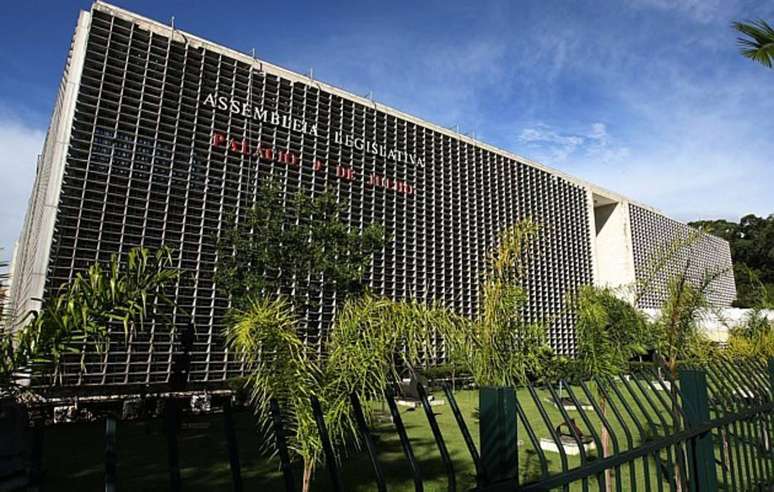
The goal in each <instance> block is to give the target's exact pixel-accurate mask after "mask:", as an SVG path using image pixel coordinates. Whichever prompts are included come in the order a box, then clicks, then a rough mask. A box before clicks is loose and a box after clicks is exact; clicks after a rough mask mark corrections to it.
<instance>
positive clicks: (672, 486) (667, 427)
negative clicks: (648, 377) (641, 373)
mask: <svg viewBox="0 0 774 492" xmlns="http://www.w3.org/2000/svg"><path fill="white" fill-rule="evenodd" d="M631 379H632V381H634V386H635V387H636V388H637V389H638V390H639V391H640V393H641V394H642V396H643V397H644V398H645V401H646V402H647V404H648V405H649V406H650V407H651V408H652V409H653V413H654V414H655V415H656V418H658V420H659V421H660V422H661V425H662V428H663V429H664V432H665V433H666V432H669V431H671V430H674V429H677V428H679V427H678V426H677V425H675V424H676V422H675V418H674V413H673V412H674V411H675V410H674V409H673V408H671V407H670V406H669V405H668V404H663V410H664V411H666V414H667V415H669V416H670V418H671V420H672V422H671V424H670V423H669V422H667V420H666V419H665V418H664V413H665V412H664V411H662V409H659V406H658V405H657V404H656V403H655V402H654V401H653V399H651V397H650V394H649V393H650V391H646V390H645V388H643V386H642V383H640V380H639V378H637V377H636V376H633V377H632V378H631ZM648 388H649V389H651V390H652V389H653V388H652V387H651V386H650V385H648ZM632 391H633V388H632ZM634 398H637V397H636V396H634ZM638 400H639V399H638ZM659 402H660V403H662V401H661V400H659ZM679 453H680V449H679V448H675V455H676V456H678V460H679ZM666 457H667V458H666V459H667V463H666V466H665V468H666V471H667V473H666V478H667V483H668V484H669V490H671V491H675V490H677V483H676V482H677V480H678V479H679V478H681V477H678V476H677V474H674V475H670V474H669V472H670V471H671V470H674V464H675V461H676V460H673V459H672V447H671V446H669V447H667V448H666ZM654 458H655V459H657V460H658V462H659V463H658V464H659V466H658V467H657V468H656V470H657V472H661V474H660V475H659V483H658V487H659V490H662V489H663V484H662V483H661V480H662V479H663V475H664V472H663V471H662V466H661V464H660V462H661V456H660V454H659V455H655V456H654Z"/></svg>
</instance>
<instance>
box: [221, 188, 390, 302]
mask: <svg viewBox="0 0 774 492" xmlns="http://www.w3.org/2000/svg"><path fill="white" fill-rule="evenodd" d="M383 244H384V232H383V229H382V227H381V226H378V225H374V224H369V225H366V226H365V227H363V228H362V230H361V229H360V228H359V227H351V226H350V225H349V224H348V223H347V221H346V218H345V211H344V209H343V207H342V206H341V205H339V204H337V202H336V197H335V196H334V195H333V194H331V193H329V192H325V193H323V194H321V195H319V196H317V197H315V198H310V197H308V196H307V195H305V194H304V193H302V192H298V193H296V194H295V195H294V196H292V197H290V198H285V197H284V195H283V194H282V193H280V191H279V190H278V189H277V188H276V187H275V186H273V185H272V184H271V183H268V184H266V185H264V186H263V187H262V188H261V189H260V191H259V197H258V200H257V202H256V205H255V206H254V207H253V208H252V209H250V210H249V211H247V212H246V213H244V214H242V216H240V215H235V216H234V218H233V222H232V227H231V228H230V229H229V230H227V231H226V233H225V234H224V235H223V237H222V238H221V240H220V242H219V245H218V253H219V254H218V257H219V260H218V269H217V274H216V281H217V284H218V287H219V288H220V289H221V290H223V291H224V292H226V293H228V294H229V295H230V296H231V300H232V303H233V305H234V306H235V307H237V308H244V307H246V306H247V305H248V304H249V301H250V299H251V297H254V296H255V295H259V294H263V295H272V294H281V295H283V296H285V297H287V298H288V299H289V300H290V301H291V303H292V304H293V305H294V307H295V308H296V309H301V308H303V306H304V305H305V303H306V302H308V301H307V293H308V291H307V286H308V285H309V283H310V282H315V281H324V287H325V288H328V289H332V290H335V292H336V293H337V295H338V296H339V299H344V298H346V297H348V296H350V295H352V294H359V293H362V292H363V290H364V288H365V283H364V277H365V275H366V273H367V271H368V268H369V267H370V265H371V260H372V258H373V255H374V254H375V253H376V252H377V251H379V250H381V248H382V246H383Z"/></svg>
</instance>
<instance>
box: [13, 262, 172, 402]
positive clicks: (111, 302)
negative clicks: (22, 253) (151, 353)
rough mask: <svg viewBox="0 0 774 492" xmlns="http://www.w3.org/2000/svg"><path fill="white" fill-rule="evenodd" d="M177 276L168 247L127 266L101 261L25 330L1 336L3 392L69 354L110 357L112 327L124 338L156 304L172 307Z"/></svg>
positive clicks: (54, 365) (64, 287) (63, 290)
mask: <svg viewBox="0 0 774 492" xmlns="http://www.w3.org/2000/svg"><path fill="white" fill-rule="evenodd" d="M177 277H178V271H177V270H176V269H175V268H173V267H172V255H171V251H170V250H169V249H168V248H165V247H162V248H160V249H159V250H157V251H155V252H151V251H149V250H148V249H146V248H142V247H138V248H134V249H132V250H130V251H129V253H128V255H127V256H126V259H125V261H122V260H121V259H120V258H119V257H118V256H117V255H113V256H112V257H111V259H110V262H109V263H108V264H107V266H103V265H101V264H100V263H99V262H97V263H94V264H93V265H91V266H90V267H89V268H88V269H87V270H86V271H85V272H81V273H78V274H77V275H76V276H75V278H74V279H73V280H72V281H71V282H69V283H67V284H64V285H62V286H61V287H59V289H58V290H57V291H56V293H55V294H54V295H52V296H50V297H48V298H46V299H45V300H44V302H43V305H42V306H41V309H40V311H37V312H31V313H29V314H28V317H27V318H25V321H24V323H25V324H23V325H22V326H21V328H19V329H18V330H16V331H14V332H11V331H8V332H3V333H0V335H2V339H0V351H1V352H2V354H1V355H0V362H1V363H0V389H1V390H2V391H3V392H9V393H13V392H14V391H16V390H19V389H22V388H21V387H20V386H19V384H18V383H19V381H18V377H19V376H18V374H19V373H25V372H26V373H29V372H30V371H32V370H35V372H36V373H42V374H49V373H50V371H51V370H53V371H54V373H56V371H57V369H58V368H59V363H60V361H61V360H62V358H63V357H64V356H65V355H66V354H78V353H80V355H81V357H83V355H84V353H83V349H84V347H88V346H92V347H94V348H95V349H96V350H97V351H99V352H102V353H104V352H106V351H107V349H108V347H109V344H110V325H111V324H117V325H119V326H121V327H122V329H123V332H124V336H125V337H126V338H128V337H129V335H130V333H132V332H133V331H134V330H136V329H138V328H140V329H141V328H142V325H143V321H144V320H145V318H146V317H147V315H148V313H149V312H150V310H151V309H152V308H153V306H154V304H156V303H167V304H171V301H170V300H169V299H168V298H167V297H166V296H165V295H164V287H165V286H167V285H168V284H169V283H171V282H173V281H174V280H175V279H176V278H177ZM81 361H82V362H83V359H81Z"/></svg>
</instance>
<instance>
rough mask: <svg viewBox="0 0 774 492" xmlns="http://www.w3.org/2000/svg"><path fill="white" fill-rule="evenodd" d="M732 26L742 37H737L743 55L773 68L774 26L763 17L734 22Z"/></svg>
mask: <svg viewBox="0 0 774 492" xmlns="http://www.w3.org/2000/svg"><path fill="white" fill-rule="evenodd" d="M731 26H732V27H733V28H734V29H735V30H736V31H737V32H739V33H741V34H742V36H741V37H738V38H736V39H737V43H738V44H739V46H740V48H741V51H742V55H743V56H745V57H747V58H749V59H750V60H753V61H756V62H758V63H760V64H761V65H763V66H765V67H768V68H772V60H774V28H772V27H771V26H770V25H769V23H768V22H766V21H765V20H763V19H758V20H755V21H752V22H734V23H732V24H731Z"/></svg>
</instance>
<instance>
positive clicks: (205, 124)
mask: <svg viewBox="0 0 774 492" xmlns="http://www.w3.org/2000/svg"><path fill="white" fill-rule="evenodd" d="M269 179H271V180H272V181H273V182H274V183H275V184H276V185H278V186H279V187H280V189H282V190H283V191H284V192H286V193H288V194H291V193H292V194H294V193H296V192H298V191H302V192H303V193H306V194H309V195H316V194H320V193H322V192H323V191H325V190H329V191H332V192H333V193H335V195H336V196H337V197H338V200H339V202H340V204H341V205H342V206H343V207H344V208H345V211H346V212H345V217H346V220H348V222H349V223H350V224H351V225H352V227H360V226H362V225H364V224H369V223H378V224H382V225H383V226H384V228H385V232H386V234H387V236H388V237H389V238H390V240H389V241H388V242H387V244H386V246H385V247H384V250H383V251H382V252H381V253H380V254H377V255H376V258H375V260H374V262H373V266H372V268H371V271H370V272H369V274H368V279H369V283H370V285H371V287H372V288H373V289H374V290H375V291H376V292H378V293H381V294H384V295H386V296H388V297H391V298H394V299H401V298H416V299H420V300H425V301H431V300H437V301H439V302H441V303H443V304H444V305H445V306H447V307H449V308H452V309H454V310H456V311H457V312H459V313H463V314H466V315H469V316H472V315H474V314H475V312H476V308H477V304H478V300H479V289H480V282H481V275H482V269H483V266H484V264H485V260H486V256H487V251H488V250H489V248H490V247H492V246H493V244H494V243H495V241H496V238H497V236H498V233H499V232H500V231H501V230H502V229H503V228H504V227H506V226H508V225H510V224H513V223H514V222H516V221H518V220H520V219H523V218H527V217H529V218H531V219H532V220H534V221H535V222H537V223H538V224H540V226H541V232H540V235H539V238H538V239H537V242H536V243H535V244H534V246H533V252H532V254H530V255H529V257H528V259H527V269H528V272H529V275H528V278H529V280H528V285H527V288H528V293H529V302H528V305H527V307H526V310H525V316H526V318H527V319H528V320H533V321H538V320H546V319H551V320H553V322H552V324H551V327H550V331H549V339H550V342H551V344H552V345H553V347H554V348H555V349H556V350H557V351H558V352H560V353H564V354H572V353H573V352H574V328H573V317H572V315H571V314H569V313H567V312H566V311H567V310H563V309H562V306H563V303H564V301H565V299H566V297H567V295H568V293H569V292H572V291H573V290H574V289H576V288H577V287H578V286H581V285H584V284H598V285H615V286H617V285H627V284H633V283H635V282H637V281H641V280H642V279H643V278H644V276H646V275H648V274H649V273H648V272H649V265H651V264H652V263H653V261H654V257H655V256H656V255H657V254H659V253H658V252H659V251H662V250H663V248H664V244H666V243H669V242H673V241H674V240H676V239H679V238H685V237H687V236H688V235H690V234H692V232H691V231H692V229H691V228H689V227H688V226H686V225H684V224H682V223H679V222H677V221H675V220H672V219H670V218H668V217H666V216H664V215H663V214H661V213H660V212H658V211H656V210H654V209H652V208H650V207H647V206H644V205H641V204H638V203H634V202H632V201H630V200H628V199H627V198H625V197H622V196H620V195H618V194H616V193H612V192H609V191H606V190H603V189H601V188H598V187H596V186H594V185H592V184H589V183H586V182H583V181H581V180H578V179H575V178H573V177H571V176H568V175H565V174H563V173H561V172H558V171H556V170H552V169H549V168H547V167H545V166H543V165H540V164H538V163H535V162H532V161H529V160H527V159H524V158H522V157H519V156H517V155H513V154H510V153H508V152H505V151H502V150H500V149H497V148H494V147H492V146H489V145H486V144H484V143H482V142H480V141H477V140H474V139H472V138H469V137H467V136H464V135H461V134H459V133H456V132H453V131H450V130H447V129H445V128H442V127H440V126H437V125H434V124H431V123H428V122H426V121H422V120H420V119H418V118H416V117H413V116H410V115H407V114H405V113H401V112H399V111H396V110H394V109H392V108H388V107H385V106H383V105H380V104H377V103H374V102H373V101H371V100H369V99H365V98H361V97H358V96H355V95H353V94H350V93H348V92H345V91H343V90H341V89H338V88H335V87H332V86H330V85H327V84H324V83H322V82H319V81H316V80H313V79H311V78H309V77H307V76H303V75H300V74H297V73H294V72H291V71H288V70H285V69H282V68H280V67H277V66H274V65H271V64H269V63H266V62H263V61H261V60H257V59H255V58H254V57H253V56H250V55H246V54H243V53H239V52H237V51H234V50H231V49H228V48H225V47H222V46H219V45H216V44H214V43H211V42H209V41H205V40H203V39H201V38H198V37H196V36H194V35H191V34H188V33H185V32H182V31H180V30H176V29H174V28H173V27H170V26H166V25H163V24H161V23H158V22H154V21H151V20H149V19H146V18H143V17H140V16H138V15H136V14H133V13H130V12H128V11H125V10H122V9H120V8H117V7H114V6H111V5H108V4H106V3H101V2H97V3H96V4H94V6H93V7H92V9H91V11H89V12H82V13H81V15H80V17H79V19H78V25H77V28H76V31H75V35H74V37H73V40H72V45H71V47H70V53H69V57H68V61H67V65H66V68H65V73H64V77H63V79H62V83H61V85H60V89H59V94H58V98H57V102H56V107H55V109H54V113H53V116H52V120H51V126H50V128H49V131H48V136H47V138H46V142H45V146H44V149H43V151H42V154H41V156H40V158H39V160H38V163H37V175H36V179H35V184H34V189H33V192H32V196H31V198H30V201H29V208H28V211H27V216H26V220H25V223H24V227H23V230H22V233H21V237H20V238H19V242H18V244H17V248H16V251H15V253H14V258H13V266H12V274H13V278H12V285H11V301H12V309H13V310H14V312H15V314H16V315H17V316H21V315H22V314H23V313H25V312H27V311H29V310H30V309H33V308H36V307H37V306H38V305H39V304H38V303H39V301H33V299H36V298H45V296H46V295H48V294H50V293H51V292H54V291H55V290H56V289H57V287H58V286H59V285H61V284H62V283H63V282H67V281H68V280H70V279H72V278H73V276H74V274H75V273H76V272H78V271H81V270H82V269H84V268H86V267H87V266H88V265H90V264H92V263H93V262H94V261H95V260H101V261H106V260H108V259H109V258H110V256H111V254H114V253H122V254H126V253H127V252H128V251H129V250H130V249H131V248H132V247H135V246H138V245H143V246H146V247H149V248H158V247H159V246H161V245H167V246H169V247H171V248H173V249H174V250H175V262H176V265H177V266H178V267H179V268H180V269H182V270H185V271H187V272H188V274H187V275H185V276H184V277H183V278H182V279H181V280H180V281H179V282H178V285H176V286H175V288H174V297H175V299H174V300H175V302H176V303H177V305H178V306H179V307H180V308H181V309H180V310H176V311H171V312H170V313H168V314H169V315H171V317H170V318H167V319H166V320H165V321H164V322H163V323H162V322H161V321H159V320H158V319H157V320H156V321H153V320H152V321H150V322H148V323H146V327H145V328H146V329H145V330H143V331H142V332H140V333H137V334H135V335H133V337H132V338H131V340H130V342H129V343H128V344H127V343H125V342H124V339H123V332H121V333H120V335H119V334H118V333H117V335H116V338H115V342H114V343H113V344H112V347H111V350H110V352H109V353H108V354H102V355H99V354H94V355H90V356H89V357H87V358H86V369H87V370H86V371H85V372H83V371H78V370H74V371H72V376H71V377H70V376H66V377H65V378H64V383H65V384H81V385H102V386H107V387H109V386H113V385H119V386H126V385H147V384H156V383H161V384H163V383H165V382H166V381H167V378H168V376H169V373H170V367H171V365H172V360H173V354H174V352H175V351H176V350H179V344H178V343H177V341H176V340H175V339H174V337H172V336H170V319H171V320H172V321H171V322H173V323H175V324H176V325H178V326H183V325H188V324H189V323H190V322H191V317H193V321H194V325H195V327H196V335H195V341H194V349H193V356H192V366H191V373H190V380H191V382H192V383H196V384H201V385H210V384H214V385H217V384H222V382H223V381H224V380H225V379H226V378H227V377H230V376H233V375H237V374H239V373H240V371H241V370H242V365H241V363H240V361H239V360H238V358H237V357H235V356H234V355H233V354H229V353H227V352H226V351H225V350H224V348H223V339H222V337H221V335H220V332H221V329H222V323H223V316H224V313H225V312H226V310H227V309H228V306H229V300H228V298H227V297H225V296H224V295H223V294H222V292H220V291H218V290H217V289H216V286H215V285H214V282H213V276H214V270H215V266H216V263H217V260H218V258H217V241H218V238H219V237H220V236H221V234H222V233H223V232H224V230H225V228H226V227H227V225H228V223H229V221H232V220H233V218H234V214H235V213H236V214H238V215H242V216H243V215H244V213H245V212H246V211H247V210H248V209H250V208H251V207H252V206H253V205H254V203H255V200H256V197H257V191H258V188H259V186H260V185H261V184H262V183H264V182H265V181H267V180H269ZM689 258H690V261H689V262H688V264H689V267H688V268H689V271H690V272H691V274H692V275H694V277H696V276H698V275H700V274H701V272H703V271H704V270H706V269H707V268H726V267H730V265H731V258H730V253H729V246H728V243H727V242H726V241H723V240H721V239H719V238H716V237H713V236H709V235H701V236H700V239H699V240H698V241H696V242H694V243H693V244H692V246H691V247H690V248H689V250H686V251H685V252H684V253H682V254H681V255H678V256H676V257H675V258H673V259H672V260H671V261H670V264H669V265H668V266H667V268H665V269H664V270H663V272H662V273H660V274H659V275H658V278H655V285H656V286H657V287H659V286H660V287H659V288H655V289H653V290H652V292H651V293H649V294H648V295H646V296H645V297H643V298H642V299H641V300H640V301H639V302H640V307H657V306H658V305H659V304H660V301H661V299H662V298H663V289H664V287H665V285H666V279H667V277H668V275H669V274H670V272H671V273H675V272H677V271H680V270H681V269H682V268H684V267H685V264H686V260H688V259H689ZM310 289H311V292H312V295H313V296H314V295H315V294H314V293H315V292H319V299H317V300H316V301H318V302H315V303H312V304H314V305H318V306H320V307H318V308H315V309H310V310H309V311H308V312H307V313H306V329H305V330H304V333H305V336H306V338H307V342H308V343H310V344H317V345H318V346H319V343H320V340H321V338H322V337H323V336H324V333H325V330H326V329H327V327H328V326H329V325H330V323H331V320H332V317H333V313H334V309H335V305H336V304H335V299H332V298H331V296H330V295H329V294H325V295H324V294H323V293H322V292H321V290H320V289H319V282H318V283H315V282H312V284H311V285H310ZM734 297H735V286H734V279H733V273H732V272H731V271H730V270H729V271H727V272H725V273H724V274H723V275H722V276H721V277H720V278H719V279H718V280H716V282H715V285H714V286H713V289H712V293H711V301H712V302H713V303H714V304H716V305H720V306H723V305H729V304H730V303H731V301H732V300H733V299H734ZM163 309H167V308H164V307H161V306H160V307H158V310H163ZM184 312H185V314H183V313H184ZM429 357H430V358H431V361H439V360H443V357H444V354H443V343H442V341H440V340H438V341H437V343H436V344H435V345H434V346H433V347H431V348H430V351H429ZM74 363H75V364H79V363H80V361H75V362H74ZM65 373H69V372H68V371H65Z"/></svg>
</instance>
